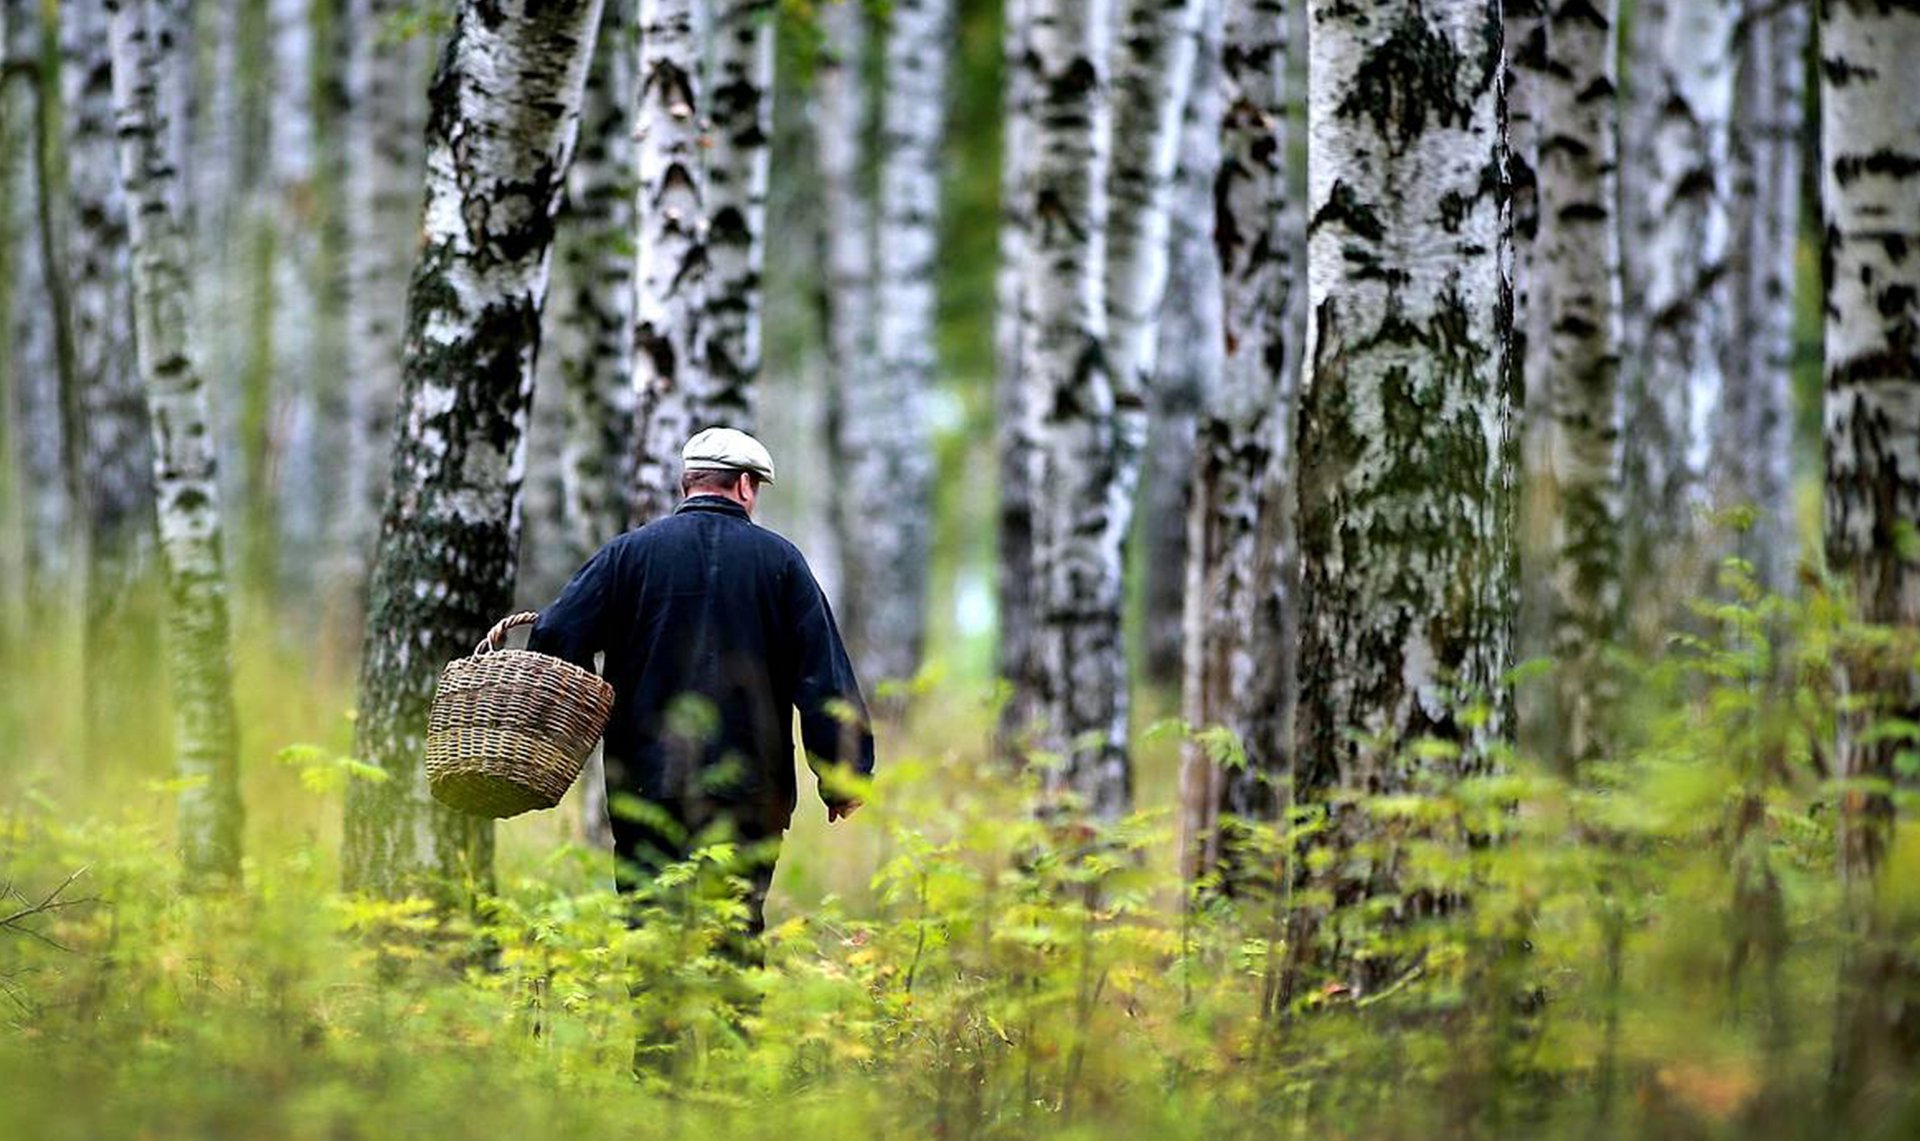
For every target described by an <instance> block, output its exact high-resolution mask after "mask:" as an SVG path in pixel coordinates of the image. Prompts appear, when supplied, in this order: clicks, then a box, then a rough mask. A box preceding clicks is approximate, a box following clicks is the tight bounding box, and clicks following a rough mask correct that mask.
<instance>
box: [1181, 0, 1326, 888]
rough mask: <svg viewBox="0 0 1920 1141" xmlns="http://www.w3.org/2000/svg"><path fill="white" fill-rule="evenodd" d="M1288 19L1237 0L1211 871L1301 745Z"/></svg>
mask: <svg viewBox="0 0 1920 1141" xmlns="http://www.w3.org/2000/svg"><path fill="white" fill-rule="evenodd" d="M1287 28H1288V25H1287V19H1286V11H1285V5H1284V4H1283V3H1281V2H1280V0H1227V3H1226V22H1225V28H1224V37H1223V44H1224V51H1223V53H1222V60H1223V65H1222V71H1223V74H1224V76H1225V79H1226V107H1225V115H1224V119H1223V120H1222V125H1221V145H1220V151H1221V161H1220V171H1219V176H1218V181H1217V183H1216V189H1215V193H1214V201H1215V203H1216V207H1217V211H1218V213H1217V215H1216V217H1215V220H1214V234H1215V242H1216V246H1217V248H1218V251H1219V258H1220V269H1221V280H1222V282H1223V286H1222V322H1221V328H1222V329H1223V330H1224V333H1225V340H1224V345H1225V356H1224V360H1223V363H1222V368H1221V375H1220V383H1219V387H1218V389H1217V390H1216V391H1215V392H1214V393H1213V396H1212V399H1211V400H1210V401H1209V403H1208V405H1207V408H1206V409H1205V411H1204V413H1203V414H1202V416H1201V419H1200V423H1199V429H1198V446H1197V457H1198V458H1197V466H1196V469H1195V475H1194V492H1193V506H1192V514H1191V516H1190V523H1189V530H1188V559H1189V560H1190V562H1189V569H1188V583H1189V587H1188V594H1187V605H1188V617H1187V631H1188V637H1187V655H1188V656H1187V672H1186V684H1185V692H1184V699H1185V706H1186V717H1187V720H1188V722H1189V723H1191V724H1193V725H1195V726H1223V727H1225V728H1228V729H1230V730H1232V731H1233V732H1234V733H1235V735H1236V736H1237V737H1238V738H1239V739H1240V741H1241V743H1242V745H1243V746H1244V747H1245V749H1246V764H1245V766H1243V767H1241V768H1239V769H1237V770H1235V771H1228V770H1227V769H1225V768H1224V767H1222V766H1219V765H1215V764H1213V763H1212V762H1211V761H1210V760H1209V758H1208V757H1207V754H1206V751H1205V750H1204V749H1202V748H1201V747H1199V745H1197V744H1195V743H1189V745H1188V746H1187V749H1186V753H1185V755H1184V756H1183V757H1182V758H1181V773H1182V781H1183V784H1184V785H1185V787H1186V795H1183V797H1182V799H1183V801H1184V802H1185V803H1186V804H1187V805H1188V806H1189V815H1188V820H1187V822H1186V827H1187V834H1186V837H1185V842H1184V844H1183V851H1184V852H1185V853H1186V855H1187V856H1188V858H1189V859H1193V860H1197V861H1198V866H1199V867H1203V868H1212V867H1216V866H1219V865H1221V864H1222V863H1223V861H1225V862H1227V863H1229V864H1230V863H1231V860H1230V859H1229V857H1230V855H1231V853H1230V852H1229V851H1228V845H1230V843H1231V840H1232V834H1233V832H1234V830H1235V828H1236V825H1234V824H1233V823H1232V822H1231V821H1230V820H1229V819H1228V818H1239V819H1242V820H1259V819H1267V818H1270V817H1271V816H1272V815H1273V812H1274V810H1275V808H1276V807H1277V806H1278V804H1279V795H1278V794H1279V793H1280V791H1281V790H1280V788H1279V786H1278V784H1277V781H1278V780H1279V777H1280V775H1281V774H1282V773H1283V772H1284V771H1285V769H1286V766H1287V763H1288V757H1289V755H1290V752H1291V750H1290V745H1291V742H1289V741H1287V740H1286V739H1285V733H1286V727H1287V724H1288V721H1289V717H1290V713H1291V686H1290V685H1289V682H1290V680H1291V674H1292V649H1293V641H1294V639H1293V637H1291V635H1292V633H1293V630H1294V626H1293V623H1294V619H1295V616H1294V615H1293V614H1292V613H1291V611H1292V609H1293V606H1292V600H1291V598H1290V591H1289V590H1288V587H1289V585H1290V584H1289V582H1288V578H1289V575H1290V574H1291V573H1292V571H1293V565H1292V564H1293V554H1294V552H1293V549H1292V547H1293V544H1292V538H1293V536H1292V530H1293V519H1292V511H1291V501H1292V496H1293V491H1294V487H1293V464H1292V459H1293V437H1294V411H1295V407H1296V402H1297V397H1298V384H1297V378H1296V376H1295V373H1294V371H1293V369H1292V368H1291V367H1290V366H1292V365H1293V364H1294V362H1295V361H1296V360H1297V353H1298V347H1297V345H1294V344H1291V343H1290V339H1291V337H1290V335H1291V333H1292V328H1291V325H1290V323H1289V321H1288V319H1287V315H1288V313H1289V311H1290V306H1289V305H1288V293H1289V291H1290V289H1291V287H1292V284H1293V275H1294V270H1293V265H1292V261H1293V250H1294V238H1293V233H1292V227H1293V226H1294V225H1296V224H1297V219H1296V217H1295V215H1294V214H1293V212H1292V211H1291V210H1290V209H1289V208H1288V163H1287V130H1286V116H1287V104H1286V71H1287ZM1189 870H1193V869H1192V868H1191V867H1190V869H1189ZM1228 870H1229V874H1230V875H1231V868H1229V869H1228Z"/></svg>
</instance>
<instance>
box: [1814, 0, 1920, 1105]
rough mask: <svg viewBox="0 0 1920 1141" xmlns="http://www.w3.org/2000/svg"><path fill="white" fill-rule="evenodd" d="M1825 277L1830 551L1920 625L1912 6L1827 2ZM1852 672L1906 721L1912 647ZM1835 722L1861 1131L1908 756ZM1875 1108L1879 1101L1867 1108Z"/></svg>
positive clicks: (1896, 944)
mask: <svg viewBox="0 0 1920 1141" xmlns="http://www.w3.org/2000/svg"><path fill="white" fill-rule="evenodd" d="M1820 53H1821V68H1820V77H1821V83H1820V120H1821V122H1820V136H1821V162H1822V163H1823V165H1824V169H1823V170H1822V180H1821V184H1822V191H1823V196H1824V199H1825V211H1826V219H1825V227H1824V230H1825V235H1826V240H1825V246H1824V249H1823V260H1824V262H1825V265H1826V275H1825V276H1826V400H1827V403H1826V450H1827V480H1826V548H1827V550H1826V553H1827V563H1828V565H1829V566H1830V567H1831V568H1832V569H1833V571H1834V573H1835V574H1836V575H1837V576H1838V577H1839V578H1840V580H1841V581H1842V582H1844V583H1845V584H1847V585H1848V586H1849V587H1850V588H1851V589H1852V592H1853V596H1854V600H1855V603H1856V605H1857V606H1858V607H1859V611H1860V615H1861V617H1862V618H1863V619H1865V620H1866V621H1868V622H1874V623H1882V624H1886V625H1890V626H1898V627H1901V628H1903V629H1904V630H1905V631H1907V632H1908V633H1911V632H1912V630H1913V628H1914V627H1915V626H1917V625H1920V565H1917V564H1916V563H1915V562H1914V560H1913V558H1912V557H1911V554H1910V552H1909V549H1908V548H1909V544H1910V543H1911V535H1912V533H1913V528H1914V527H1915V526H1916V525H1920V256H1916V253H1915V251H1920V70H1916V69H1915V67H1914V61H1915V60H1916V59H1920V11H1915V10H1914V9H1913V8H1912V7H1911V6H1910V5H1908V6H1890V5H1886V4H1881V3H1876V2H1873V0H1831V2H1830V3H1828V4H1827V6H1826V8H1825V17H1824V20H1823V23H1822V25H1821V30H1820ZM1899 657H1900V658H1901V660H1895V661H1889V662H1887V663H1885V665H1884V666H1882V667H1880V668H1878V669H1876V668H1874V667H1873V666H1871V665H1867V666H1864V667H1861V666H1858V665H1856V666H1853V667H1851V668H1848V669H1846V670H1845V673H1844V675H1843V676H1844V680H1845V685H1846V688H1847V689H1848V690H1849V691H1851V692H1853V693H1855V694H1859V695H1871V696H1874V697H1876V698H1877V699H1878V701H1877V703H1876V704H1875V706H1874V707H1873V708H1872V710H1871V712H1870V713H1869V714H1867V715H1865V716H1866V717H1867V718H1870V717H1872V716H1873V715H1886V716H1892V717H1899V718H1904V719H1906V720H1909V721H1910V720H1912V719H1913V718H1914V717H1915V716H1917V715H1920V714H1916V711H1915V707H1916V705H1920V702H1917V701H1916V699H1915V692H1914V688H1913V678H1912V673H1911V669H1910V665H1911V662H1910V652H1908V653H1903V654H1902V655H1899ZM1871 726H1872V721H1871V720H1870V719H1867V720H1863V716H1861V715H1855V716H1850V717H1846V718H1843V719H1842V721H1841V725H1840V730H1841V732H1840V739H1839V741H1838V746H1837V749H1836V752H1837V754H1838V761H1839V776H1840V777H1841V779H1842V780H1844V781H1847V782H1849V788H1848V791H1846V792H1845V794H1844V796H1843V806H1844V811H1843V813H1842V815H1841V817H1840V821H1839V842H1840V851H1839V864H1840V876H1841V881H1842V883H1843V884H1844V885H1845V888H1846V891H1847V898H1848V903H1849V912H1850V918H1851V919H1852V920H1853V923H1854V929H1855V934H1856V935H1857V936H1858V938H1859V942H1858V943H1857V944H1855V946H1854V947H1852V948H1851V949H1850V952H1849V955H1848V962H1847V964H1846V970H1845V973H1844V975H1843V977H1842V979H1841V993H1842V1001H1841V1019H1840V1026H1839V1033H1838V1036H1837V1039H1836V1043H1835V1054H1834V1076H1835V1079H1836V1087H1837V1092H1839V1093H1840V1095H1841V1096H1842V1097H1843V1098H1844V1099H1846V1100H1847V1101H1855V1102H1856V1104H1854V1105H1853V1107H1852V1108H1853V1109H1854V1110H1855V1111H1856V1113H1858V1114H1859V1115H1860V1116H1859V1118H1858V1119H1859V1120H1884V1119H1886V1118H1885V1112H1890V1110H1891V1106H1892V1105H1893V1104H1894V1103H1893V1102H1892V1101H1891V1100H1888V1099H1889V1095H1891V1094H1893V1093H1895V1092H1896V1091H1902V1090H1905V1089H1906V1088H1909V1087H1908V1085H1907V1084H1906V1083H1910V1082H1911V1079H1912V1075H1913V1072H1914V1065H1915V1062H1916V1060H1920V1059H1917V1058H1916V1054H1920V1034H1916V1031H1915V1027H1916V1026H1920V1002H1917V1001H1916V999H1915V997H1914V996H1915V994H1916V993H1920V992H1917V990H1916V988H1917V987H1920V964H1917V963H1916V962H1915V961H1914V959H1913V956H1912V953H1911V948H1912V946H1913V938H1914V933H1915V927H1916V919H1915V916H1914V915H1913V914H1912V913H1911V910H1910V909H1909V911H1908V912H1907V913H1906V914H1899V913H1897V910H1896V909H1897V908H1898V907H1899V904H1898V903H1897V901H1895V900H1894V898H1893V896H1892V894H1890V893H1887V892H1885V891H1881V890H1879V889H1880V887H1881V885H1882V882H1883V877H1884V876H1885V875H1886V874H1887V873H1888V872H1889V871H1890V870H1891V869H1890V868H1889V867H1888V859H1887V857H1888V853H1889V851H1890V849H1891V847H1892V843H1893V832H1894V828H1895V817H1896V811H1895V806H1894V796H1893V793H1892V791H1891V789H1892V786H1893V785H1894V784H1895V782H1896V781H1899V782H1900V783H1902V784H1903V785H1910V784H1911V779H1910V778H1909V777H1904V776H1902V775H1900V773H1899V767H1898V765H1899V759H1900V757H1901V755H1902V751H1903V750H1904V749H1905V748H1906V745H1905V744H1904V743H1903V741H1902V739H1901V736H1900V735H1899V734H1897V733H1896V734H1890V735H1885V736H1881V737H1879V738H1878V739H1874V738H1873V737H1870V736H1868V735H1866V734H1865V733H1864V732H1863V730H1866V729H1868V728H1870V727H1871ZM1868 1100H1872V1101H1874V1102H1878V1103H1882V1104H1874V1105H1870V1104H1865V1103H1866V1102H1867V1101H1868Z"/></svg>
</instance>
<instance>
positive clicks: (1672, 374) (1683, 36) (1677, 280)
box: [1626, 0, 1738, 618]
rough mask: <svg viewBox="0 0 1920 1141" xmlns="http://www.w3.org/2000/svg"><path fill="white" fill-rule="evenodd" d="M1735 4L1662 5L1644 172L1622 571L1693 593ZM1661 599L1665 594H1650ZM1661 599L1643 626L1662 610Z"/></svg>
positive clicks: (1720, 295) (1715, 343)
mask: <svg viewBox="0 0 1920 1141" xmlns="http://www.w3.org/2000/svg"><path fill="white" fill-rule="evenodd" d="M1737 14H1738V12H1737V8H1736V5H1735V3H1734V0H1688V2H1686V3H1677V2H1674V3H1665V4H1655V5H1653V6H1651V7H1650V9H1649V10H1648V11H1646V12H1644V13H1643V14H1642V16H1641V18H1642V19H1648V20H1652V21H1655V22H1656V24H1655V28H1656V29H1657V32H1656V34H1657V43H1656V45H1655V46H1656V47H1657V49H1658V55H1657V57H1656V61H1657V62H1656V63H1655V64H1654V70H1653V74H1651V75H1649V76H1648V81H1649V83H1651V84H1652V85H1653V88H1652V91H1651V92H1650V93H1649V94H1650V95H1651V96H1652V97H1653V98H1654V99H1656V100H1657V106H1658V113H1657V118H1656V119H1655V120H1654V122H1653V123H1652V130H1653V135H1652V139H1651V141H1650V147H1649V151H1648V157H1649V158H1650V159H1651V162H1652V166H1651V168H1650V169H1648V170H1647V171H1646V172H1645V178H1646V184H1645V194H1646V201H1645V207H1646V208H1647V209H1648V210H1649V211H1650V212H1651V224H1650V228H1649V229H1648V232H1647V243H1648V244H1647V248H1646V260H1645V263H1644V267H1645V273H1646V278H1645V283H1644V288H1645V296H1644V302H1643V304H1644V306H1645V310H1646V312H1645V322H1646V327H1645V338H1646V339H1645V342H1644V344H1642V345H1639V346H1636V348H1637V349H1638V353H1639V360H1640V362H1641V368H1640V369H1639V370H1638V376H1639V386H1638V391H1634V392H1632V393H1630V396H1629V401H1628V421H1627V440H1628V441H1629V447H1628V456H1627V481H1628V482H1627V492H1626V496H1627V502H1628V503H1630V504H1631V505H1632V510H1630V511H1628V512H1627V514H1626V518H1627V519H1628V520H1629V521H1630V522H1631V524H1632V526H1631V528H1630V531H1629V533H1628V535H1627V537H1626V542H1627V552H1626V566H1627V567H1628V568H1629V573H1631V574H1633V575H1634V576H1635V577H1636V578H1640V577H1643V576H1646V575H1659V576H1660V578H1661V579H1664V580H1665V581H1668V582H1671V583H1674V584H1676V585H1679V586H1680V588H1681V589H1688V588H1690V587H1691V586H1692V585H1693V584H1694V583H1695V582H1697V581H1698V579H1697V575H1696V574H1695V573H1694V571H1695V570H1696V569H1697V568H1696V567H1695V565H1694V564H1693V563H1692V562H1691V561H1690V560H1688V559H1686V558H1685V557H1683V552H1685V550H1686V548H1687V547H1688V546H1690V545H1691V544H1690V542H1689V541H1690V540H1693V539H1697V538H1698V537H1699V531H1698V529H1697V528H1696V527H1695V525H1694V516H1695V514H1696V513H1697V512H1698V511H1699V510H1700V509H1702V508H1704V507H1706V506H1707V505H1708V504H1709V503H1710V501H1711V494H1712V488H1711V487H1710V486H1709V476H1710V468H1709V466H1708V459H1709V455H1710V450H1711V447H1712V441H1713V425H1714V423H1715V420H1716V418H1717V417H1718V416H1719V415H1720V398H1721V389H1722V386H1723V384H1724V374H1723V372H1722V370H1721V362H1722V356H1723V353H1724V349H1725V339H1726V318H1727V289H1726V281H1725V271H1726V258H1727V189H1728V183H1727V169H1728V122H1729V117H1730V114H1731V112H1732V104H1733V51H1732V48H1733V29H1734V21H1735V17H1736V16H1737ZM1653 593H1654V594H1656V595H1658V594H1659V593H1661V592H1659V591H1655V592H1653ZM1660 601H1661V600H1660V599H1658V598H1656V599H1655V600H1654V602H1655V605H1654V606H1652V607H1650V608H1648V613H1647V615H1646V616H1647V617H1648V618H1653V617H1655V616H1657V615H1659V613H1660V610H1661V609H1662V608H1661V607H1660V606H1659V605H1658V603H1659V602H1660Z"/></svg>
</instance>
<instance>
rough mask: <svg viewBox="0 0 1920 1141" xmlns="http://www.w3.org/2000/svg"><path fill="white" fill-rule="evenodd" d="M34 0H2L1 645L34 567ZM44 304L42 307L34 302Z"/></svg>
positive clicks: (18, 632) (13, 633) (20, 633)
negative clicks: (30, 464) (29, 50)
mask: <svg viewBox="0 0 1920 1141" xmlns="http://www.w3.org/2000/svg"><path fill="white" fill-rule="evenodd" d="M32 27H33V21H32V19H31V12H30V10H29V4H28V3H27V0H0V188H4V189H5V192H6V201H5V204H4V206H0V336H4V337H5V338H6V345H7V351H6V352H5V353H3V354H0V647H4V648H5V649H7V650H11V649H12V648H13V647H14V646H15V645H17V644H18V641H19V639H21V638H23V637H24V635H25V633H26V628H27V615H28V613H29V602H30V599H31V589H30V586H29V578H30V577H31V574H32V569H33V565H32V559H31V556H30V553H29V552H30V546H31V542H32V538H31V535H32V532H31V528H30V527H29V512H28V508H27V499H28V494H29V489H28V487H27V486H26V483H27V481H26V479H25V476H26V466H25V463H24V459H25V457H24V454H23V452H24V449H25V448H26V446H27V441H26V440H25V439H23V438H22V437H23V435H24V433H23V432H22V431H21V430H20V429H21V428H22V427H23V421H24V419H25V415H24V413H25V411H26V408H27V402H26V401H25V399H24V397H25V395H26V391H27V388H28V385H29V384H30V383H31V382H30V375H31V369H32V359H31V356H30V355H29V354H28V353H27V352H26V351H25V350H26V348H27V342H28V338H27V337H26V336H23V334H28V333H30V331H31V326H30V324H29V323H28V322H27V321H26V320H25V319H24V318H25V317H26V316H27V314H28V313H30V312H32V311H33V310H31V309H29V307H28V306H27V304H26V302H25V298H26V297H27V296H28V295H29V294H30V291H29V290H27V289H26V288H24V287H23V286H24V283H25V282H26V281H29V280H31V277H30V276H29V274H30V271H31V269H32V267H33V265H34V261H35V257H34V249H33V245H32V242H31V240H30V239H29V237H28V235H29V233H30V227H29V225H28V219H29V217H30V213H29V207H30V204H31V202H32V198H31V188H32V183H31V177H32V171H33V166H32V138H33V130H32V123H33V103H34V98H33V95H34V92H33V85H32V83H31V81H30V77H31V76H32V75H33V71H32V70H30V69H28V68H27V67H25V66H23V65H24V62H25V61H23V60H22V59H21V58H20V53H21V52H22V50H23V49H25V48H26V46H27V45H28V44H30V43H32V42H33V37H32V36H30V35H29V34H27V32H26V29H30V28H32ZM34 308H36V309H37V308H38V307H34Z"/></svg>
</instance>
